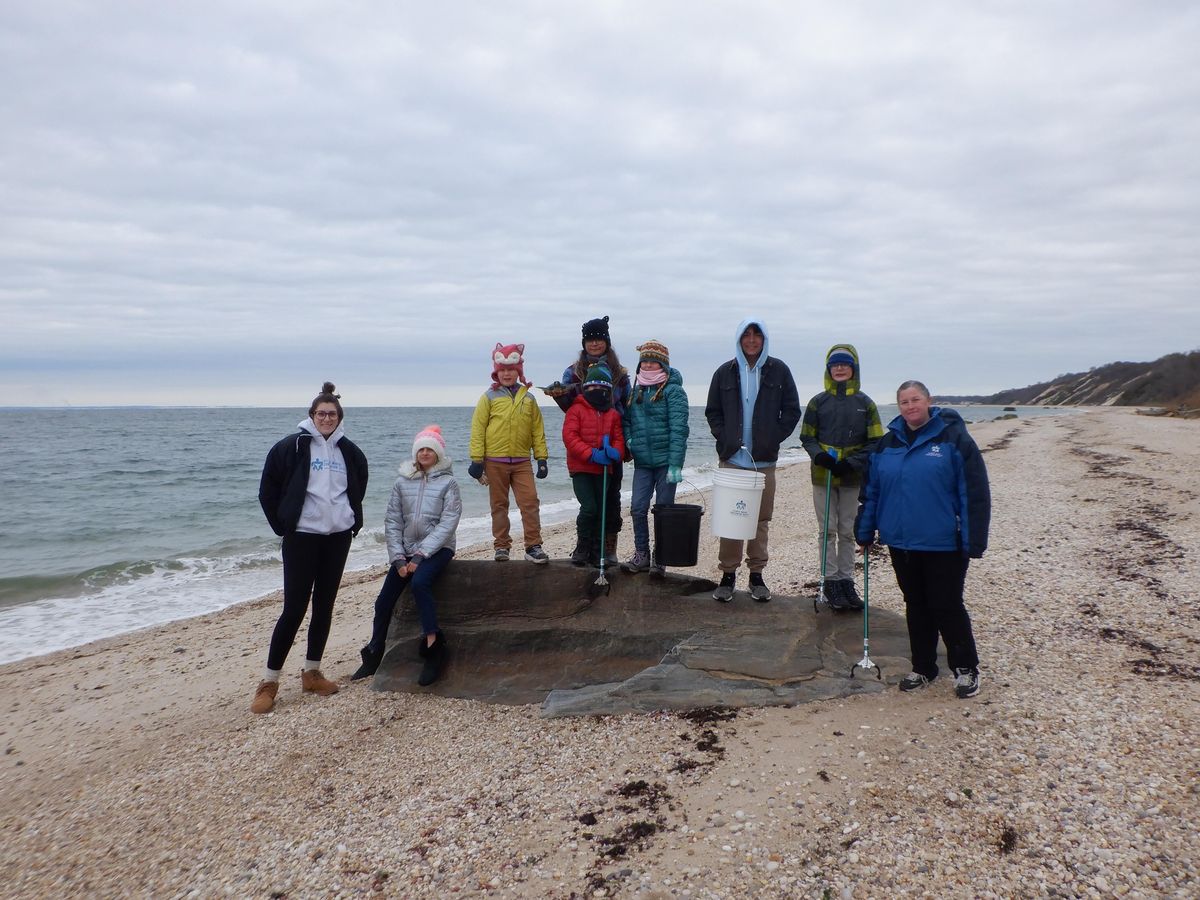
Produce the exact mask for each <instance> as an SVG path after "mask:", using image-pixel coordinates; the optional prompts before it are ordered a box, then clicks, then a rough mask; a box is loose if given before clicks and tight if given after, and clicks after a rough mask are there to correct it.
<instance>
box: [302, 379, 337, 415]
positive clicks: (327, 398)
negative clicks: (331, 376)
mask: <svg viewBox="0 0 1200 900" xmlns="http://www.w3.org/2000/svg"><path fill="white" fill-rule="evenodd" d="M341 401H342V395H341V394H339V393H337V387H336V386H335V385H334V383H333V382H332V381H326V382H325V383H324V384H323V385H321V393H319V394H317V396H316V397H314V398H313V402H312V406H310V407H309V408H308V417H309V418H310V419H311V418H312V417H313V413H315V412H316V411H317V407H318V406H320V405H321V404H322V403H332V404H333V405H334V406H336V407H337V411H338V422H339V423H340V422H341V421H342V418H343V416H345V413H343V412H342V402H341Z"/></svg>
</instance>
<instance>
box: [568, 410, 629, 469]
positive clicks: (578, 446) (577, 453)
mask: <svg viewBox="0 0 1200 900" xmlns="http://www.w3.org/2000/svg"><path fill="white" fill-rule="evenodd" d="M562 434H563V445H564V446H565V447H566V448H567V471H568V472H570V473H571V474H572V475H576V474H579V473H581V472H587V473H589V474H591V475H600V474H601V473H603V472H604V467H603V466H598V465H596V464H595V463H594V462H592V450H594V449H595V448H596V447H599V446H601V444H603V442H604V435H606V434H607V435H608V442H609V444H611V445H612V446H613V447H615V448H616V449H617V452H618V453H620V454H621V456H622V457H624V456H625V434H624V432H623V431H621V414H620V413H619V412H617V411H616V410H615V409H606V410H605V411H604V412H598V411H597V410H595V409H593V408H592V405H591V404H590V403H588V402H587V401H586V400H584V399H583V397H582V396H577V397H576V398H575V400H574V401H573V402H572V403H571V408H570V409H568V410H567V414H566V416H565V417H564V418H563V430H562ZM620 464H621V463H620V462H619V461H618V463H617V465H620Z"/></svg>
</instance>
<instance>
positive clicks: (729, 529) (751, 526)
mask: <svg viewBox="0 0 1200 900" xmlns="http://www.w3.org/2000/svg"><path fill="white" fill-rule="evenodd" d="M766 484H767V476H766V475H763V474H762V473H761V472H754V471H752V470H750V469H717V471H716V472H714V473H713V489H712V533H713V536H714V537H723V538H733V539H734V540H739V541H746V540H749V539H750V538H752V537H754V535H755V534H756V533H757V532H758V508H759V506H760V505H761V504H762V492H763V488H764V487H766Z"/></svg>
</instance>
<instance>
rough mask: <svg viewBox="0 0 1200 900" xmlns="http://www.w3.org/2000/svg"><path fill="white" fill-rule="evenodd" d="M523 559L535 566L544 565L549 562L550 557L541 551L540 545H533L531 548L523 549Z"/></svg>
mask: <svg viewBox="0 0 1200 900" xmlns="http://www.w3.org/2000/svg"><path fill="white" fill-rule="evenodd" d="M525 559H527V560H528V561H529V562H531V563H536V564H537V565H539V566H540V565H545V564H546V563H548V562H550V557H548V556H547V555H546V551H545V550H543V549H542V545H541V544H534V545H533V546H532V547H526V548H525Z"/></svg>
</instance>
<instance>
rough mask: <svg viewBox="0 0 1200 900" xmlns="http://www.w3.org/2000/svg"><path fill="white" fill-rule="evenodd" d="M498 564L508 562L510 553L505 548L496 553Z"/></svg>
mask: <svg viewBox="0 0 1200 900" xmlns="http://www.w3.org/2000/svg"><path fill="white" fill-rule="evenodd" d="M495 559H496V562H508V551H507V550H505V549H504V548H503V547H501V548H500V549H498V550H497V551H496V557H495Z"/></svg>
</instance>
